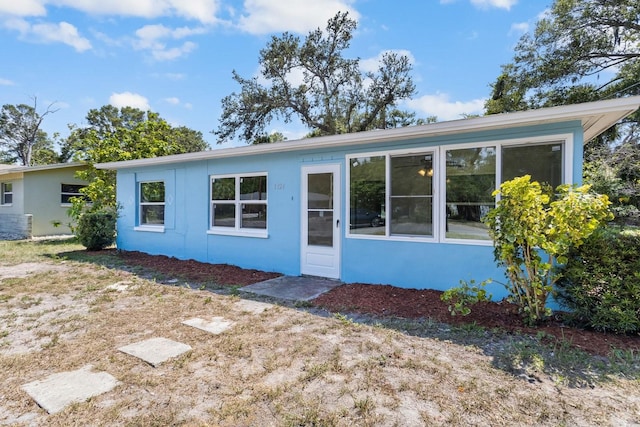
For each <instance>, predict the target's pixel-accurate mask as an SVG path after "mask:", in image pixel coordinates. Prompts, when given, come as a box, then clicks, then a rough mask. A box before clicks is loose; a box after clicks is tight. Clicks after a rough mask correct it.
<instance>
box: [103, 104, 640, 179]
mask: <svg viewBox="0 0 640 427" xmlns="http://www.w3.org/2000/svg"><path fill="white" fill-rule="evenodd" d="M639 107H640V96H630V97H626V98H616V99H610V100H605V101H595V102H586V103H581V104H573V105H563V106H559V107H550V108H540V109H536V110H526V111H517V112H512V113H504V114H494V115H488V116H481V117H474V118H469V119H460V120H452V121H448V122H437V123H430V124H426V125H420V126H407V127H401V128H394V129H385V130H373V131H366V132H357V133H349V134H341V135H331V136H324V137H316V138H308V139H300V140H295V141H283V142H277V143H273V144H256V145H246V146H242V147H232V148H223V149H215V150H208V151H201V152H197V153H185V154H174V155H171V156H161V157H154V158H148V159H136V160H126V161H119V162H108V163H96V164H95V165H94V166H95V167H96V168H98V169H125V168H132V167H137V166H151V165H164V164H171V163H176V162H192V161H202V160H209V159H218V158H227V157H238V156H252V155H258V154H267V153H280V152H291V151H297V150H311V149H319V148H334V147H347V146H352V145H359V144H374V143H380V144H382V143H388V142H393V141H400V140H405V141H406V140H415V139H419V138H426V137H435V136H444V135H455V134H463V133H470V132H477V131H490V130H502V129H509V128H514V127H523V126H533V125H542V124H552V123H564V122H570V121H580V123H581V125H582V128H583V132H584V142H585V143H587V142H588V141H590V140H591V139H593V138H595V137H596V136H598V135H599V134H600V133H602V132H604V131H605V130H606V129H608V128H609V127H611V126H612V125H613V124H615V123H617V122H618V121H619V120H620V119H623V118H624V117H626V116H628V115H630V114H632V113H633V112H635V111H636V110H637V109H638V108H639Z"/></svg>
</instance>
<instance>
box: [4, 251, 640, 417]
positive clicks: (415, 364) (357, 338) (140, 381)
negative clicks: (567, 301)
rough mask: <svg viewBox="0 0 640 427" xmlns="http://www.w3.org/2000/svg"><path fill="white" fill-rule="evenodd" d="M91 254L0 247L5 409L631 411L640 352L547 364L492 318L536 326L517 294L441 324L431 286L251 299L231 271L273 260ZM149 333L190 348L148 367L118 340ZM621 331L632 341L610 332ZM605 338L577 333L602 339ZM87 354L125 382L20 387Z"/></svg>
mask: <svg viewBox="0 0 640 427" xmlns="http://www.w3.org/2000/svg"><path fill="white" fill-rule="evenodd" d="M89 255H90V254H89ZM84 256H85V255H83V257H84ZM95 257H96V262H95V263H91V262H86V261H82V262H80V261H73V260H72V259H69V258H67V257H65V256H61V257H60V258H57V259H52V260H50V261H45V262H38V263H28V264H25V263H22V264H14V265H6V264H4V263H3V262H2V257H0V325H1V327H2V328H1V329H0V384H2V388H1V389H0V424H2V425H25V426H32V425H33V426H37V425H54V426H66V425H136V426H138V425H142V426H146V425H149V426H151V425H154V426H160V425H163V426H164V425H188V426H204V425H223V426H256V425H259V426H351V425H358V426H422V425H479V426H482V425H486V426H495V425H509V426H513V425H543V426H544V425H549V426H556V425H579V426H580V425H585V426H591V425H593V426H596V425H598V426H601V425H610V426H623V425H637V424H639V423H640V383H639V379H638V374H637V371H638V368H639V367H638V366H635V371H633V370H631V371H624V372H622V371H621V372H620V373H618V374H616V373H615V372H614V373H612V372H611V371H607V373H606V374H602V375H601V374H598V373H596V371H597V366H595V364H592V362H591V361H589V362H588V363H587V364H579V363H578V362H579V359H575V364H574V359H570V360H568V361H564V364H560V365H558V364H555V365H554V364H553V363H555V362H553V363H552V362H551V360H552V359H551V358H547V357H548V356H549V355H548V354H544V353H541V352H538V350H537V347H534V346H533V344H532V343H530V342H529V341H528V340H527V339H526V335H518V334H507V335H506V336H505V335H504V334H500V333H498V332H495V333H494V332H492V331H493V330H494V328H497V327H507V326H508V325H511V326H510V327H511V328H519V330H520V331H521V332H522V333H523V334H528V333H533V332H535V331H529V330H525V329H522V328H520V327H519V326H517V324H515V323H510V322H508V321H507V320H508V319H512V321H513V319H514V317H513V312H512V311H511V310H512V309H511V308H509V307H504V306H503V305H501V304H495V305H488V306H487V307H483V310H480V309H474V313H478V314H477V315H476V317H474V318H466V319H465V320H467V321H468V320H469V319H471V320H472V321H475V322H476V324H467V325H466V326H464V325H458V326H456V325H455V324H454V323H455V322H457V321H458V319H459V318H457V319H456V320H455V321H452V319H451V318H450V317H448V316H449V315H448V312H447V313H446V316H447V317H446V320H447V321H448V322H450V323H449V324H441V323H439V322H438V321H437V319H439V318H440V316H442V313H443V310H442V307H443V306H442V303H440V302H439V299H438V298H439V297H438V295H437V294H433V293H431V292H429V291H408V290H400V289H397V288H392V287H389V286H381V285H375V286H373V285H358V284H353V285H345V286H341V287H338V288H336V289H335V290H333V291H331V292H330V293H328V294H325V295H324V296H322V297H320V298H318V299H317V300H315V301H313V302H312V303H311V304H286V303H281V302H278V301H273V300H269V299H268V298H266V299H265V298H262V299H260V298H258V299H257V300H255V301H254V299H255V298H253V297H252V296H250V295H245V294H244V293H242V292H241V291H240V290H239V289H238V286H241V285H245V284H249V283H255V282H257V281H261V280H264V279H267V278H270V277H273V274H266V273H263V272H259V271H248V270H242V269H238V268H236V267H233V266H213V265H207V264H201V263H196V262H194V261H178V260H175V259H170V258H166V257H153V256H149V255H145V254H141V253H133V252H127V253H115V252H113V253H106V254H105V253H104V252H103V253H96V254H95ZM71 258H73V257H71ZM88 258H91V256H88ZM98 259H99V262H98ZM223 284H224V285H226V286H221V285H223ZM393 307H396V308H395V309H394V308H393ZM438 307H439V308H438ZM327 308H329V309H331V310H339V311H340V313H342V314H337V315H334V314H332V313H331V311H328V310H327ZM444 310H445V311H446V306H445V308H444ZM490 310H496V311H495V312H493V311H490ZM438 313H440V314H438ZM480 313H485V316H484V318H485V320H483V316H481V315H480ZM487 313H493V314H492V315H489V314H487ZM471 316H474V315H473V314H472V315H471ZM194 317H199V318H202V319H212V318H224V319H225V320H228V321H230V322H232V326H231V328H230V329H228V330H227V331H225V332H224V333H222V334H220V335H211V334H207V333H205V332H203V331H201V330H198V329H195V328H192V327H188V326H186V325H183V324H182V323H181V322H182V321H184V320H186V319H190V318H194ZM492 319H493V320H494V321H496V322H497V323H491V322H490V321H491V320H492ZM500 319H504V320H500ZM360 321H363V322H365V323H360ZM451 322H453V323H451ZM469 325H471V326H469ZM478 325H484V326H487V327H488V328H490V329H486V328H479V327H478ZM558 325H559V326H558V327H561V325H560V324H558ZM554 327H555V326H554ZM563 330H564V332H565V335H564V337H565V338H566V337H567V336H568V335H567V334H566V332H567V331H569V329H568V328H563ZM552 331H553V329H552V327H551V326H550V327H549V330H548V333H549V334H551V333H552ZM539 332H540V331H538V332H536V334H537V335H538V336H540V334H539ZM545 333H547V332H545ZM579 336H580V335H575V337H574V338H572V339H573V340H574V341H576V340H579V338H578V337H579ZM151 337H165V338H169V339H172V340H175V341H179V342H182V343H186V344H189V345H190V346H191V347H192V351H191V352H189V353H188V354H186V355H183V356H180V357H178V358H176V359H174V360H171V361H168V362H165V363H163V364H162V365H160V366H159V367H155V368H154V367H152V366H150V365H148V364H146V363H144V362H142V361H140V360H139V359H136V358H133V357H131V356H129V355H126V354H124V353H121V352H119V351H117V348H119V347H121V346H124V345H128V344H131V343H134V342H137V341H141V340H144V339H148V338H151ZM496 337H499V338H496ZM523 337H524V338H523ZM594 337H597V335H594ZM614 338H619V337H608V338H606V339H609V340H612V339H614ZM594 339H600V338H594ZM602 339H603V340H604V339H605V338H604V337H603V338H602ZM612 343H613V344H612ZM489 344H491V345H489ZM572 344H574V345H575V344H577V343H576V342H573V343H572ZM618 344H620V346H622V345H627V346H628V347H627V348H636V349H637V348H638V347H637V344H638V342H637V341H635V344H634V341H633V340H630V341H626V340H624V339H622V340H621V341H619V342H618V341H615V343H614V341H609V345H610V346H611V345H616V346H617V345H618ZM634 345H635V347H634ZM581 346H582V345H581ZM599 346H600V344H599ZM599 346H586V347H585V346H582V347H583V348H587V349H588V350H589V351H593V352H594V353H598V351H599V350H598V349H599V348H601V347H599ZM618 348H620V347H618ZM552 350H553V351H555V352H556V353H559V352H563V354H565V355H566V357H567V358H568V357H573V356H572V354H573V353H570V352H569V351H567V350H566V349H565V348H564V347H556V348H555V349H552ZM626 354H631V353H629V352H627V353H626ZM556 356H557V355H556ZM549 357H550V356H549ZM556 358H557V357H556ZM554 360H555V359H554ZM594 360H604V359H594ZM636 361H637V359H636ZM594 363H595V362H594ZM603 363H605V362H603ZM87 364H90V365H92V366H93V367H94V370H96V371H105V372H108V373H109V374H111V375H113V376H114V377H116V379H117V380H118V381H119V385H118V386H117V387H116V388H115V389H114V390H112V391H111V392H108V393H105V394H103V395H101V396H97V397H94V398H92V399H90V400H89V401H87V402H83V403H78V404H73V405H71V406H69V407H67V409H65V410H64V411H62V412H60V413H58V414H54V415H48V414H47V413H46V412H44V411H43V410H42V409H41V408H39V407H38V406H37V404H36V403H35V402H34V401H33V400H32V399H31V398H30V397H29V396H28V395H27V394H26V393H25V392H24V390H22V388H21V386H22V385H23V384H25V383H28V382H31V381H35V380H39V379H43V378H44V377H46V376H48V375H51V374H53V373H57V372H62V371H69V370H74V369H78V368H80V367H82V366H85V365H87ZM633 372H635V373H633Z"/></svg>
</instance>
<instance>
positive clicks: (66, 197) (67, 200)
mask: <svg viewBox="0 0 640 427" xmlns="http://www.w3.org/2000/svg"><path fill="white" fill-rule="evenodd" d="M84 187H86V186H85V185H82V184H60V203H61V204H63V205H68V204H71V198H72V197H80V198H82V199H84V200H87V201H88V200H89V198H88V197H87V196H86V195H85V194H82V193H81V192H80V190H82V189H83V188H84Z"/></svg>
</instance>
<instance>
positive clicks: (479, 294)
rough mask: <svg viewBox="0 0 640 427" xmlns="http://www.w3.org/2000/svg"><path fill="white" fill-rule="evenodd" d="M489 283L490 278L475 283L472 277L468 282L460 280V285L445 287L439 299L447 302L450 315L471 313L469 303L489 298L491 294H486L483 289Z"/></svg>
mask: <svg viewBox="0 0 640 427" xmlns="http://www.w3.org/2000/svg"><path fill="white" fill-rule="evenodd" d="M489 283H491V279H487V280H485V281H483V282H480V283H479V284H477V285H476V281H475V280H473V279H471V280H470V281H469V282H467V281H466V280H460V286H456V287H455V288H451V289H447V290H446V291H444V293H443V294H442V295H441V296H440V299H441V300H442V301H444V302H447V303H449V312H450V313H451V315H452V316H455V315H457V314H462V315H463V316H467V315H468V314H470V313H471V308H469V306H470V305H473V304H476V303H478V302H480V301H489V300H490V299H491V294H487V291H486V290H485V289H484V288H485V286H487V284H489Z"/></svg>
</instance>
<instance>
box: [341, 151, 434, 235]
mask: <svg viewBox="0 0 640 427" xmlns="http://www.w3.org/2000/svg"><path fill="white" fill-rule="evenodd" d="M349 165H350V168H349V218H350V221H349V232H350V234H353V235H370V236H386V235H394V236H421V237H432V236H433V206H434V202H433V194H434V192H433V182H434V181H433V180H434V153H433V152H426V153H420V154H406V155H405V154H397V155H380V156H366V157H364V156H363V157H352V158H350V159H349ZM387 222H388V224H387Z"/></svg>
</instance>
